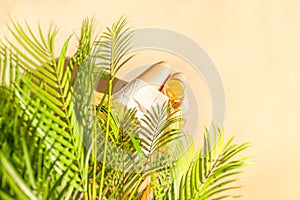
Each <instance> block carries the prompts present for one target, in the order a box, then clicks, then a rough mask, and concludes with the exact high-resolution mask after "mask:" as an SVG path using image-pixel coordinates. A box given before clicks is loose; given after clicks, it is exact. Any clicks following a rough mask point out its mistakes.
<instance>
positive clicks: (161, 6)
mask: <svg viewBox="0 0 300 200" xmlns="http://www.w3.org/2000/svg"><path fill="white" fill-rule="evenodd" d="M299 8H300V1H297V0H286V1H282V0H264V1H259V0H243V1H238V0H229V1H224V0H223V1H222V0H221V1H202V0H201V1H199V0H197V1H196V0H188V1H174V0H162V1H158V0H153V1H138V0H132V1H124V0H123V1H122V0H120V1H116V0H111V1H100V0H94V1H92V0H72V1H71V0H64V1H59V0H14V1H11V0H1V1H0V34H1V38H3V34H6V35H8V31H7V29H6V28H5V23H6V22H8V21H9V16H11V17H12V18H13V19H17V20H18V21H20V22H24V20H25V19H27V21H28V23H29V24H31V25H32V26H33V25H36V24H37V22H38V21H40V22H41V24H42V26H44V27H48V25H49V24H50V23H53V24H54V25H57V26H58V27H60V36H61V37H60V38H59V41H61V42H62V41H64V39H66V37H67V36H68V35H69V34H71V33H72V32H73V31H77V32H79V28H80V25H81V21H82V20H83V19H84V18H85V17H92V16H95V18H96V20H97V25H98V28H99V30H101V27H103V26H106V25H110V24H111V23H112V22H114V21H115V20H116V19H118V18H119V17H120V16H121V15H122V14H125V15H127V16H129V18H130V19H131V25H132V26H134V27H161V28H168V29H172V30H175V31H177V32H181V33H182V34H185V35H187V36H189V37H191V38H192V39H193V40H195V41H196V42H198V44H200V45H201V46H202V47H203V48H204V49H205V50H206V52H207V53H208V55H209V56H210V57H211V58H212V60H213V61H214V63H215V65H216V67H217V69H218V70H219V73H220V75H221V77H222V79H223V83H224V87H225V93H226V121H225V131H226V133H227V136H228V137H229V136H231V135H235V136H236V141H237V142H243V141H250V142H252V147H251V149H249V150H248V151H247V152H245V154H247V155H251V156H252V158H251V161H252V162H254V163H255V164H254V165H252V166H249V167H248V169H247V173H246V174H245V175H244V176H243V179H242V180H241V183H242V184H243V185H245V187H244V188H243V191H242V192H243V194H244V197H243V198H242V199H247V200H253V199H263V200H266V199H272V200H277V199H278V200H282V199H288V200H290V199H291V200H292V199H300V191H299V189H298V187H299V179H300V170H299V169H300V160H299V159H298V157H299V155H300V148H299V146H300V144H299V143H300V142H299V141H300V134H298V131H297V130H298V129H297V125H299V124H300V123H299V122H300V112H299V111H300V98H299V97H300V94H299V85H300V77H299V73H300V57H299V53H300V26H299V24H300V12H299ZM8 37H10V36H9V35H8ZM161 59H164V60H166V59H165V58H161ZM142 61H143V60H142V59H141V60H140V63H143V62H142ZM155 61H157V60H153V62H155ZM169 62H171V64H172V62H175V60H172V59H171V61H169ZM137 63H138V61H137ZM189 76H193V74H190V75H189ZM195 81H197V80H196V79H195ZM199 97H200V98H201V96H199ZM203 98H205V97H203ZM207 112H208V113H209V109H208V110H207Z"/></svg>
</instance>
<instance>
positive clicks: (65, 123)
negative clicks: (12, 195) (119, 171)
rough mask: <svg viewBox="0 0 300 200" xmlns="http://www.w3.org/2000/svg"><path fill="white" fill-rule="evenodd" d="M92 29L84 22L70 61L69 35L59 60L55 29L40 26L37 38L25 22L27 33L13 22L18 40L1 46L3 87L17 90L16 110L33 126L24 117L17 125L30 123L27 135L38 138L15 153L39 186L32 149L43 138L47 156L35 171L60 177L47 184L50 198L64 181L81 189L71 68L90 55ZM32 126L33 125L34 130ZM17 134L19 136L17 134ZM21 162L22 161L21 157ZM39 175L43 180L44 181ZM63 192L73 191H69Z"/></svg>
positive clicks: (43, 148) (79, 147) (13, 28)
mask: <svg viewBox="0 0 300 200" xmlns="http://www.w3.org/2000/svg"><path fill="white" fill-rule="evenodd" d="M92 27H93V26H92V24H90V23H89V22H88V21H84V22H83V28H82V36H81V38H80V43H79V47H78V51H77V53H76V54H75V56H74V57H72V58H71V60H70V62H67V61H66V60H67V56H66V54H67V49H68V45H69V41H70V38H68V39H67V40H66V42H65V43H64V45H63V47H62V49H61V52H60V54H59V56H58V59H56V57H57V56H56V54H55V52H54V42H55V38H56V35H57V30H56V29H54V30H51V29H50V30H49V31H48V35H47V38H45V37H44V35H43V33H42V31H41V29H39V33H40V37H41V38H39V39H38V38H36V37H35V36H34V34H33V31H32V30H31V29H30V28H29V26H27V29H28V30H27V32H26V30H25V29H23V28H22V27H21V25H19V24H17V23H15V22H12V27H10V28H9V30H10V31H11V33H12V34H13V36H14V38H15V39H16V41H17V43H16V44H15V43H13V42H11V41H10V40H7V41H6V43H2V44H1V48H0V52H1V57H0V58H1V60H0V71H1V76H2V85H4V86H6V87H7V88H9V89H10V90H11V92H12V93H13V94H14V95H13V96H14V99H16V101H17V102H18V103H17V104H16V105H17V109H18V111H19V112H21V113H20V114H21V116H22V117H23V118H24V120H25V121H27V120H30V123H31V124H32V126H29V125H28V123H27V122H26V123H25V121H24V123H22V121H21V120H18V121H20V122H18V124H19V123H20V124H21V126H24V127H26V126H28V127H27V128H29V130H27V129H26V130H27V132H28V134H32V138H35V139H34V140H33V141H32V142H33V143H32V144H30V145H31V146H30V147H31V148H29V149H30V150H29V149H27V148H25V147H26V145H22V146H23V149H22V150H18V149H19V148H16V151H14V152H19V153H21V154H22V153H23V154H24V158H25V160H24V163H26V170H28V177H27V178H28V180H29V183H30V184H31V187H33V188H35V187H36V185H35V180H34V178H33V177H34V175H33V171H34V170H33V167H32V166H31V163H34V160H32V158H31V156H34V157H39V156H38V155H37V154H31V153H29V152H36V151H35V150H34V148H36V147H37V145H38V144H34V142H37V141H41V140H42V144H41V145H38V147H39V148H41V149H38V150H37V152H38V151H45V152H47V156H46V157H45V158H44V160H42V161H41V165H42V167H41V166H40V167H39V168H34V169H37V170H38V172H39V174H40V176H43V177H44V179H45V178H47V177H48V176H51V177H52V176H53V178H54V180H60V181H58V182H56V183H55V184H54V185H52V186H51V184H50V185H49V187H50V186H51V187H53V188H52V189H51V187H50V189H51V191H49V192H50V193H49V195H50V196H52V197H54V196H55V195H54V196H53V194H57V193H55V192H53V191H55V190H57V187H61V183H63V182H65V181H69V183H70V184H71V185H72V187H76V188H78V189H80V190H82V186H81V185H82V180H81V178H80V176H79V175H80V174H81V173H82V171H81V170H80V169H81V168H78V166H80V165H82V162H81V161H80V159H79V158H81V157H82V156H81V155H82V150H83V147H82V144H81V140H80V138H79V137H78V136H79V135H77V132H76V129H75V127H74V114H73V102H72V91H73V89H72V88H73V86H72V83H71V80H72V78H73V76H74V75H72V73H73V72H72V70H73V69H74V66H75V64H78V63H79V64H80V62H82V60H83V59H84V57H85V56H87V55H88V54H89V50H90V43H91V42H90V40H91V32H92V30H91V29H92ZM40 41H41V42H40ZM21 48H23V50H21ZM8 49H10V50H8ZM7 72H9V74H11V76H10V79H9V80H8V83H7V80H5V78H4V77H5V74H6V73H7ZM23 72H25V73H23ZM5 108H6V107H4V109H5ZM18 116H19V115H18ZM6 120H9V115H6V116H5V121H6ZM3 125H4V126H6V129H7V131H8V132H10V130H15V129H14V126H19V125H17V122H14V124H12V125H11V126H7V123H4V124H3ZM31 127H33V129H32V130H31V129H30V128H31ZM14 137H17V134H16V135H15V136H14ZM27 140H28V139H27ZM24 148H25V149H24ZM26 149H27V150H26ZM4 161H5V160H4ZM17 163H19V164H21V161H18V162H17ZM47 166H48V167H49V166H51V167H50V169H49V170H48V172H47V173H46V174H48V175H47V177H45V175H44V174H43V173H44V172H42V171H44V170H42V168H45V169H47ZM21 168H22V167H21ZM53 170H54V171H55V172H56V173H54V172H53ZM24 178H25V179H27V178H26V177H24ZM39 179H40V180H39V181H41V180H44V179H41V178H39ZM36 181H37V180H36ZM43 184H44V183H43ZM65 185H66V184H65ZM67 185H69V184H67ZM68 188H69V186H68ZM62 191H63V190H61V192H62ZM65 191H68V192H69V191H70V189H66V190H65ZM56 192H57V191H56ZM43 194H44V195H46V194H47V192H45V191H44V192H43ZM61 194H62V193H61Z"/></svg>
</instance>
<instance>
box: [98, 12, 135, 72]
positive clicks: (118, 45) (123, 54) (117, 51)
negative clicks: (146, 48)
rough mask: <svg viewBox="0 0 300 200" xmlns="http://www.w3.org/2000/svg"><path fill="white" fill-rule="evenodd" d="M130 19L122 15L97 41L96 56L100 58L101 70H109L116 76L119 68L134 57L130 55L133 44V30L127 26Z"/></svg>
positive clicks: (99, 65)
mask: <svg viewBox="0 0 300 200" xmlns="http://www.w3.org/2000/svg"><path fill="white" fill-rule="evenodd" d="M127 24H128V21H127V19H126V18H124V17H121V18H120V19H119V20H118V21H117V22H116V23H115V24H113V25H112V26H111V27H106V31H104V32H103V35H102V36H100V39H99V40H98V41H97V42H96V47H98V49H97V51H96V54H95V57H96V58H97V59H98V60H99V61H98V62H97V63H96V64H97V65H98V67H99V68H100V69H101V70H105V71H107V72H108V73H109V74H110V76H111V77H114V76H115V75H116V74H117V72H118V71H119V69H120V68H121V67H122V66H124V64H126V63H127V62H128V61H129V60H130V59H131V58H132V57H133V55H131V56H128V53H129V51H130V50H131V48H132V47H133V46H132V37H133V31H132V30H131V28H130V27H127Z"/></svg>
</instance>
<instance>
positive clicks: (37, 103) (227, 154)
mask: <svg viewBox="0 0 300 200" xmlns="http://www.w3.org/2000/svg"><path fill="white" fill-rule="evenodd" d="M9 30H10V33H11V34H12V35H13V37H14V40H8V39H5V40H4V41H3V42H1V44H0V78H1V84H0V130H1V133H0V163H1V164H0V197H1V199H126V200H127V199H223V198H227V197H232V196H233V197H235V195H231V194H230V192H228V190H232V189H236V188H238V187H239V186H238V185H236V181H237V178H236V175H238V174H239V173H241V168H242V167H243V166H244V165H245V159H246V158H236V157H235V156H236V155H237V154H238V153H239V152H241V151H242V150H244V149H245V148H247V147H248V144H247V143H245V144H242V145H237V144H232V139H230V140H229V141H228V142H223V140H224V133H223V130H219V129H215V130H214V133H213V135H214V137H213V139H210V137H208V135H209V133H208V131H206V133H205V135H204V146H203V148H202V149H200V150H198V151H197V153H196V154H194V152H193V148H192V145H191V147H190V148H189V151H188V153H185V154H183V155H181V154H180V152H182V146H184V145H183V144H182V143H183V141H187V140H185V139H183V138H186V135H185V133H183V132H182V130H181V128H180V126H178V124H180V121H181V120H182V118H181V116H180V115H178V113H177V111H172V110H171V109H170V106H169V105H168V104H165V105H163V106H154V107H152V108H151V109H149V110H148V111H147V113H146V114H145V115H144V117H143V118H142V119H141V120H137V119H136V117H135V114H136V110H135V109H126V108H125V107H124V106H122V105H121V104H119V103H118V102H117V101H116V100H114V99H113V96H112V94H113V81H114V79H115V78H116V75H117V72H118V71H119V69H120V68H121V67H124V65H125V63H127V62H128V61H129V60H130V59H131V58H132V56H131V55H130V54H129V51H130V49H131V40H132V37H133V34H134V32H133V31H132V30H131V29H130V28H128V26H127V20H126V19H125V18H123V17H122V18H120V19H119V20H118V21H117V22H116V23H115V24H113V25H112V27H110V28H107V29H106V30H105V31H104V32H103V33H102V35H101V36H100V37H99V38H97V37H95V38H94V36H93V32H94V20H84V21H83V23H82V28H81V34H80V36H79V37H78V45H77V51H76V53H75V54H74V55H73V56H71V57H68V49H69V48H70V47H69V46H70V41H71V40H72V36H70V37H68V38H67V39H66V41H65V43H64V44H63V45H62V47H61V50H60V52H59V53H58V54H57V52H55V49H56V45H57V44H56V43H55V41H56V38H57V34H58V30H57V29H55V28H51V27H50V28H49V30H48V32H47V33H45V32H44V31H43V30H42V29H41V28H38V29H37V31H36V32H35V31H34V30H32V29H31V28H30V27H29V26H28V25H26V26H25V28H24V27H23V26H21V25H20V24H18V23H16V22H12V23H11V25H10V26H9ZM99 78H102V79H106V80H107V82H108V87H107V89H106V92H105V93H104V94H102V95H101V101H100V103H99V104H97V105H96V104H95V103H93V99H94V95H95V93H94V92H93V91H94V88H95V84H96V83H97V80H98V79H99ZM141 124H144V125H145V124H146V126H143V125H141ZM174 145H176V146H178V147H179V148H178V149H175V148H174ZM189 158H190V159H189Z"/></svg>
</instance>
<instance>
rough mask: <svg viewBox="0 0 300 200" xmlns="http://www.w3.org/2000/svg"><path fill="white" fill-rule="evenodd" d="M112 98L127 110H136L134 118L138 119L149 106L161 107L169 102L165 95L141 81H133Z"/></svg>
mask: <svg viewBox="0 0 300 200" xmlns="http://www.w3.org/2000/svg"><path fill="white" fill-rule="evenodd" d="M113 97H114V98H115V99H117V100H119V101H120V102H121V103H122V104H124V105H125V106H126V107H127V108H129V109H130V108H136V109H137V114H136V117H137V118H138V119H141V118H142V117H143V115H144V113H145V112H146V110H149V109H150V108H151V106H155V105H157V104H158V105H160V106H162V105H163V104H164V103H165V102H166V101H168V100H169V99H168V97H167V96H166V95H164V94H163V93H161V92H159V91H158V90H157V89H156V88H154V87H153V86H151V85H149V84H148V83H147V82H145V81H143V80H141V79H134V80H133V81H131V82H130V83H128V84H127V85H126V86H124V87H123V88H122V89H120V90H119V91H118V92H116V93H115V94H113Z"/></svg>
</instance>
